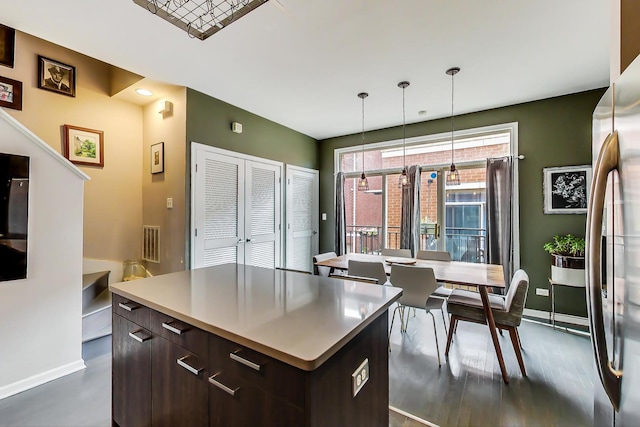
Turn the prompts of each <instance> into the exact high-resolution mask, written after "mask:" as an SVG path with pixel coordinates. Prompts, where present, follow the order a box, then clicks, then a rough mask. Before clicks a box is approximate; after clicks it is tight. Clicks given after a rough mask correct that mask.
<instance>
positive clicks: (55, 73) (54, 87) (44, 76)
mask: <svg viewBox="0 0 640 427" xmlns="http://www.w3.org/2000/svg"><path fill="white" fill-rule="evenodd" d="M38 87H39V88H40V89H44V90H50V91H52V92H56V93H60V94H62V95H67V96H74V97H75V96H76V67H74V66H71V65H67V64H63V63H62V62H58V61H54V60H53V59H49V58H45V57H44V56H41V55H38Z"/></svg>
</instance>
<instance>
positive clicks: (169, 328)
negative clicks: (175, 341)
mask: <svg viewBox="0 0 640 427" xmlns="http://www.w3.org/2000/svg"><path fill="white" fill-rule="evenodd" d="M171 323H172V322H169V323H165V322H162V327H163V328H165V329H166V330H167V331H171V332H173V333H174V334H177V335H182V333H183V332H186V331H187V329H186V328H185V329H178V328H176V327H175V326H172V325H171Z"/></svg>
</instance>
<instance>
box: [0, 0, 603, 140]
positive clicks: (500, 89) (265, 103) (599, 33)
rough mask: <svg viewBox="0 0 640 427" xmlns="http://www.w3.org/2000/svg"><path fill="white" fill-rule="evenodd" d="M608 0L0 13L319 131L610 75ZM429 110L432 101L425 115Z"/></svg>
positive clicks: (494, 102)
mask: <svg viewBox="0 0 640 427" xmlns="http://www.w3.org/2000/svg"><path fill="white" fill-rule="evenodd" d="M610 1H611V0H562V1H558V0H534V1H532V0H481V1H480V0H271V1H269V2H268V3H266V4H265V5H263V6H260V7H259V8H258V9H256V10H255V11H253V12H251V13H249V14H248V15H246V16H245V17H243V18H242V19H240V20H238V21H237V22H235V23H233V24H232V25H230V26H229V27H227V28H225V29H224V30H222V31H220V32H219V33H217V34H214V35H213V36H212V37H210V38H209V39H207V40H205V41H200V40H197V39H191V38H189V37H188V36H187V34H186V33H185V32H183V31H181V30H179V29H178V28H176V27H174V26H173V25H171V24H169V23H168V22H166V21H164V20H162V19H160V18H159V17H157V16H154V15H152V14H151V13H149V12H148V11H146V10H145V9H143V8H141V7H140V6H137V5H136V4H134V3H133V1H131V0H103V1H96V0H91V1H90V0H55V1H52V0H20V1H15V0H0V5H2V8H1V9H2V15H1V17H0V22H2V23H3V24H5V25H8V26H11V27H14V28H16V29H18V30H20V31H23V32H26V33H29V34H32V35H34V36H37V37H40V38H43V39H46V40H49V41H51V42H54V43H56V44H59V45H61V46H64V47H67V48H70V49H73V50H76V51H78V52H81V53H83V54H86V55H88V56H91V57H94V58H97V59H99V60H102V61H104V62H107V63H110V64H113V65H116V66H118V67H121V68H124V69H126V70H129V71H132V72H134V73H137V74H141V75H143V76H146V77H147V78H148V79H151V80H157V81H160V82H165V83H172V84H176V85H181V86H188V87H190V88H193V89H195V90H198V91H200V92H203V93H206V94H208V95H210V96H212V97H215V98H218V99H221V100H223V101H225V102H228V103H230V104H233V105H235V106H238V107H240V108H243V109H245V110H248V111H250V112H252V113H255V114H257V115H260V116H262V117H265V118H267V119H270V120H272V121H274V122H277V123H280V124H282V125H284V126H287V127H289V128H292V129H295V130H297V131H299V132H302V133H304V134H307V135H309V136H311V137H314V138H317V139H323V138H328V137H332V136H339V135H345V134H350V133H357V132H360V130H361V126H362V122H361V120H362V117H361V114H362V113H361V101H360V99H359V98H358V97H357V94H358V93H359V92H362V91H366V92H369V94H370V96H369V98H367V99H366V101H365V111H366V125H365V126H366V129H367V130H370V129H378V128H384V127H389V126H396V125H400V124H402V90H401V89H399V88H398V86H397V84H398V82H400V81H401V80H408V81H410V83H411V85H410V86H409V87H408V88H407V89H406V92H405V95H406V122H407V123H412V122H418V121H424V120H432V119H435V118H439V117H448V116H450V114H451V78H450V77H449V76H447V75H446V74H445V71H446V70H447V69H448V68H450V67H452V66H458V67H461V68H462V71H461V72H460V73H459V74H458V75H457V76H456V77H455V114H456V115H457V114H461V113H467V112H473V111H479V110H485V109H488V108H493V107H500V106H504V105H510V104H515V103H520V102H527V101H532V100H536V99H542V98H548V97H552V96H558V95H564V94H568V93H574V92H579V91H583V90H588V89H593V88H598V87H604V86H608V84H609V49H610V28H611V25H610V20H611V19H610V16H611V5H610ZM420 110H427V114H426V115H419V114H418V112H419V111H420Z"/></svg>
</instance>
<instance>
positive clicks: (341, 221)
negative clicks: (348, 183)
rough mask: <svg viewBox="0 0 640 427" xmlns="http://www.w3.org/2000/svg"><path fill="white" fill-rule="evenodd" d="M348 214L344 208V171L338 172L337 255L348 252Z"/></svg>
mask: <svg viewBox="0 0 640 427" xmlns="http://www.w3.org/2000/svg"><path fill="white" fill-rule="evenodd" d="M346 224H347V216H346V213H345V210H344V173H342V172H338V173H337V174H336V230H335V233H336V234H335V239H334V241H335V252H336V254H337V255H344V254H345V253H346V247H347V246H346V239H347V228H346Z"/></svg>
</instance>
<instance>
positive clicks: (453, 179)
mask: <svg viewBox="0 0 640 427" xmlns="http://www.w3.org/2000/svg"><path fill="white" fill-rule="evenodd" d="M459 71H460V68H459V67H453V68H449V69H448V70H447V74H448V75H450V76H451V170H449V174H448V175H447V181H446V184H447V185H460V172H458V171H457V170H456V165H455V163H454V162H453V76H455V75H456V74H458V72H459Z"/></svg>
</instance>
